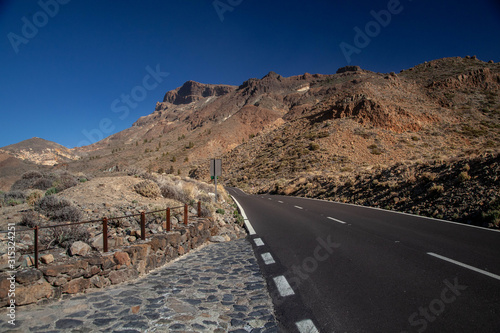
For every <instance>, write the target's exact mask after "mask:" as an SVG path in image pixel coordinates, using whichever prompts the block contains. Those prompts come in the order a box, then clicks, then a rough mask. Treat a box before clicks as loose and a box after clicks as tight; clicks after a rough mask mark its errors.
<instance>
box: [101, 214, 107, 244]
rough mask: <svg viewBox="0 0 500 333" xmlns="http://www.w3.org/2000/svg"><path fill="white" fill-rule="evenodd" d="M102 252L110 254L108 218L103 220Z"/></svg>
mask: <svg viewBox="0 0 500 333" xmlns="http://www.w3.org/2000/svg"><path fill="white" fill-rule="evenodd" d="M102 251H103V252H104V253H106V252H108V218H107V217H103V219H102Z"/></svg>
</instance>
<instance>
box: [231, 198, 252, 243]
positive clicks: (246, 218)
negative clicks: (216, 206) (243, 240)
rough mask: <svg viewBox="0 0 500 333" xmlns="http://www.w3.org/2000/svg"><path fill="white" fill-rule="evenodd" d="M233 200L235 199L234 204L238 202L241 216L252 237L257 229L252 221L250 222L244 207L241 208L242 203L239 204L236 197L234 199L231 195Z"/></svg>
mask: <svg viewBox="0 0 500 333" xmlns="http://www.w3.org/2000/svg"><path fill="white" fill-rule="evenodd" d="M231 198H233V200H234V202H236V205H237V206H238V209H239V210H240V213H241V216H243V222H245V227H246V228H247V230H248V233H249V234H250V235H255V229H254V228H253V227H252V224H251V223H250V220H248V217H247V214H245V211H244V210H243V207H241V205H240V203H239V202H238V200H236V198H235V197H233V196H232V195H231Z"/></svg>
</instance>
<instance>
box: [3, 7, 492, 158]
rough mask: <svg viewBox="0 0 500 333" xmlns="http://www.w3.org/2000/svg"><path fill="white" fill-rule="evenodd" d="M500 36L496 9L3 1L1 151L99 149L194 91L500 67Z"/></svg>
mask: <svg viewBox="0 0 500 333" xmlns="http://www.w3.org/2000/svg"><path fill="white" fill-rule="evenodd" d="M359 31H361V33H359ZM499 31H500V4H498V1H496V0H476V1H456V0H455V1H435V0H434V1H430V0H413V1H411V0H400V1H398V0H385V1H365V0H359V1H325V0H310V1H295V0H289V1H286V2H284V1H275V0H267V1H261V0H254V1H250V0H216V1H213V0H206V1H201V0H189V1H166V0H161V1H148V0H143V1H138V0H137V1H132V0H121V1H118V0H115V1H111V0H40V1H30V0H3V1H2V0H0V50H1V52H0V63H1V64H2V65H1V67H0V112H1V113H0V114H1V131H0V133H1V134H0V147H2V146H6V145H9V144H13V143H16V142H19V141H22V140H25V139H29V138H31V137H34V136H36V137H41V138H44V139H47V140H51V141H55V142H57V143H60V144H62V145H64V146H66V147H69V148H72V147H74V146H79V145H82V144H89V143H90V142H95V141H96V140H98V139H100V138H102V137H105V136H108V135H111V134H113V133H116V132H118V131H120V130H123V129H125V128H128V127H130V126H131V125H132V123H133V122H135V121H136V120H137V119H138V118H139V117H141V116H143V115H147V114H149V113H151V112H153V111H154V107H155V104H156V102H157V101H161V100H162V99H163V95H164V94H165V92H167V91H169V90H172V89H175V88H176V87H179V86H181V85H182V84H183V83H184V82H185V81H188V80H195V81H198V82H202V83H220V84H222V83H223V84H233V85H240V84H241V83H242V82H243V81H245V80H247V79H248V78H252V77H257V78H261V77H263V76H264V75H265V74H267V73H268V72H269V71H275V72H277V73H279V74H281V75H283V76H291V75H299V74H303V73H305V72H308V73H321V74H333V73H335V72H336V70H337V68H339V67H343V66H346V65H348V64H350V65H359V66H361V67H362V68H364V69H368V70H372V71H376V72H391V71H394V72H399V71H400V70H401V69H405V68H409V67H412V66H414V65H417V64H419V63H422V62H424V61H427V60H432V59H437V58H442V57H451V56H466V55H477V57H478V58H479V59H481V60H484V61H488V60H490V59H491V60H494V61H495V62H498V61H500V33H499ZM362 35H364V36H362ZM343 50H344V51H343Z"/></svg>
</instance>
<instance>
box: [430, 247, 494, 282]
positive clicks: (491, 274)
mask: <svg viewBox="0 0 500 333" xmlns="http://www.w3.org/2000/svg"><path fill="white" fill-rule="evenodd" d="M427 254H428V255H430V256H433V257H436V258H439V259H441V260H445V261H448V262H451V263H452V264H455V265H458V266H462V267H464V268H467V269H470V270H471V271H474V272H477V273H481V274H484V275H486V276H489V277H492V278H494V279H497V280H500V276H498V275H496V274H493V273H490V272H487V271H483V270H482V269H479V268H476V267H474V266H470V265H467V264H464V263H462V262H460V261H456V260H453V259H450V258H447V257H443V256H441V255H439V254H436V253H432V252H427Z"/></svg>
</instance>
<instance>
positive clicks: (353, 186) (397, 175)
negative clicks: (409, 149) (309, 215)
mask: <svg viewBox="0 0 500 333" xmlns="http://www.w3.org/2000/svg"><path fill="white" fill-rule="evenodd" d="M257 191H258V192H266V193H267V192H270V193H274V194H281V195H295V196H305V197H311V198H319V199H327V200H333V201H337V202H344V203H353V204H358V205H364V206H370V207H379V208H384V209H389V210H396V211H401V212H407V213H411V214H417V215H423V216H429V217H434V218H439V219H445V220H448V221H457V222H463V223H467V224H474V225H479V226H482V227H489V228H500V198H499V196H498V194H499V193H500V155H498V154H496V155H491V154H485V155H482V156H478V157H474V158H462V159H453V160H449V161H445V162H434V163H397V164H395V165H394V166H392V167H390V168H383V169H382V168H376V169H373V170H370V171H365V172H362V173H356V174H354V175H337V176H327V177H325V176H320V175H315V176H303V177H297V178H295V179H293V180H290V181H286V182H281V183H274V184H272V185H271V186H270V187H261V188H259V189H258V190H257Z"/></svg>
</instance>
